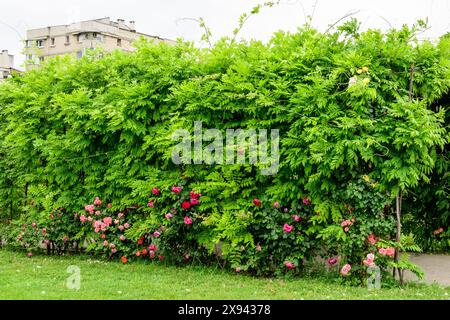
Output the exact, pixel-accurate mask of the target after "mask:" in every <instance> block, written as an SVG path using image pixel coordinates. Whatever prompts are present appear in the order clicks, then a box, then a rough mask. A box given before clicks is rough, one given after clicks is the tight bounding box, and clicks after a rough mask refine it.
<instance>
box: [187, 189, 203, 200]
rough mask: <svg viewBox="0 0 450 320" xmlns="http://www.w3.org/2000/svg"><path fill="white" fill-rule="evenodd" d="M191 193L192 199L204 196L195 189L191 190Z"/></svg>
mask: <svg viewBox="0 0 450 320" xmlns="http://www.w3.org/2000/svg"><path fill="white" fill-rule="evenodd" d="M189 195H190V196H191V197H190V198H191V199H198V198H200V197H201V196H202V195H201V194H200V193H196V192H195V191H191V192H189Z"/></svg>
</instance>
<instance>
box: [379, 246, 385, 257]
mask: <svg viewBox="0 0 450 320" xmlns="http://www.w3.org/2000/svg"><path fill="white" fill-rule="evenodd" d="M378 253H379V254H381V255H383V256H384V255H386V249H385V248H380V249H378Z"/></svg>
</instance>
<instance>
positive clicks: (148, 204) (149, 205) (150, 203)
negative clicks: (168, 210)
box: [147, 201, 155, 208]
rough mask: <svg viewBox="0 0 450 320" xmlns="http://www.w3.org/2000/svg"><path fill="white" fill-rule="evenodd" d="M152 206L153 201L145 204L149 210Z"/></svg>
mask: <svg viewBox="0 0 450 320" xmlns="http://www.w3.org/2000/svg"><path fill="white" fill-rule="evenodd" d="M154 206H155V204H154V203H153V201H149V202H148V203H147V207H149V208H153V207H154Z"/></svg>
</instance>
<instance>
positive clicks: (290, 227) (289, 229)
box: [283, 223, 294, 233]
mask: <svg viewBox="0 0 450 320" xmlns="http://www.w3.org/2000/svg"><path fill="white" fill-rule="evenodd" d="M292 230H294V226H291V225H289V224H287V223H285V224H284V226H283V231H284V232H285V233H290V232H291V231H292Z"/></svg>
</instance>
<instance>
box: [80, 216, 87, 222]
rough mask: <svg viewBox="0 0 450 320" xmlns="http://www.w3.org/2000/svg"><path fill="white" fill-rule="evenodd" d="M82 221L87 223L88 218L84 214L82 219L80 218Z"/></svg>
mask: <svg viewBox="0 0 450 320" xmlns="http://www.w3.org/2000/svg"><path fill="white" fill-rule="evenodd" d="M80 221H81V222H86V221H87V218H86V217H85V215H84V214H83V215H81V217H80Z"/></svg>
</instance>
